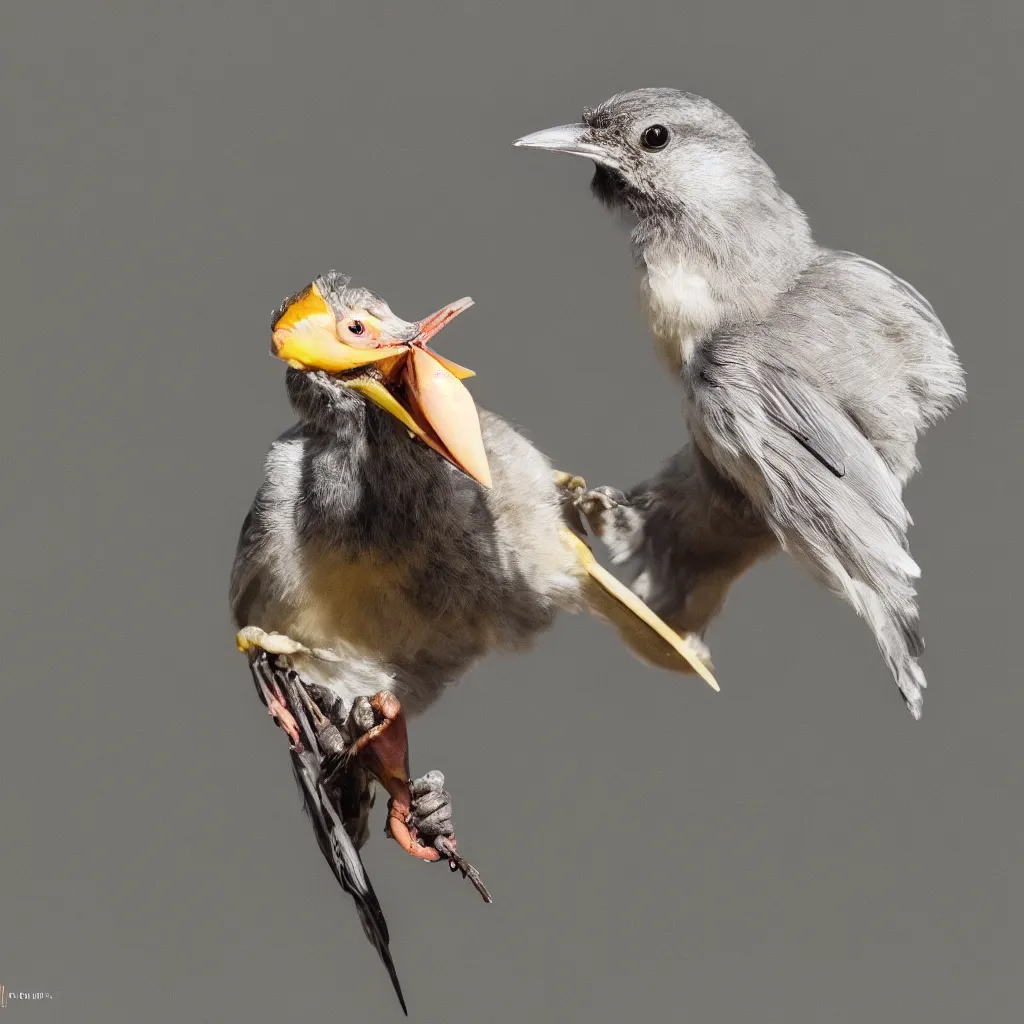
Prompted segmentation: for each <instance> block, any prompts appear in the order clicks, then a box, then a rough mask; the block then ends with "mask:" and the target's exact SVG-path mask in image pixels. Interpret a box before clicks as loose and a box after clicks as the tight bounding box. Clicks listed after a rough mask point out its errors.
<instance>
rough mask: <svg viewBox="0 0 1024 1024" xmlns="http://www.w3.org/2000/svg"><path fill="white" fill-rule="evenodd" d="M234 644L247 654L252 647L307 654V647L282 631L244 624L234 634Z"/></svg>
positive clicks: (274, 652)
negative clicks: (242, 627) (277, 631)
mask: <svg viewBox="0 0 1024 1024" xmlns="http://www.w3.org/2000/svg"><path fill="white" fill-rule="evenodd" d="M235 646H237V647H238V649H239V650H240V651H241V652H242V653H243V654H248V653H249V652H251V651H252V650H253V649H259V650H263V651H266V652H267V654H309V653H311V652H310V650H309V648H308V647H304V646H303V645H302V644H300V643H299V642H298V641H297V640H293V639H292V638H291V637H290V636H285V635H284V633H268V632H267V631H266V630H264V629H260V627H259V626H246V627H245V628H244V629H240V630H239V631H238V632H237V633H236V634H235Z"/></svg>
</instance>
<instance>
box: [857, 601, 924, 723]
mask: <svg viewBox="0 0 1024 1024" xmlns="http://www.w3.org/2000/svg"><path fill="white" fill-rule="evenodd" d="M851 582H852V590H853V592H854V594H855V596H856V602H855V603H856V607H857V610H858V611H859V612H860V613H861V615H863V616H864V618H865V619H866V620H867V623H868V625H869V626H870V627H871V631H872V632H873V633H874V634H875V641H876V642H877V644H878V648H879V650H880V651H881V652H882V655H883V656H884V657H885V660H886V661H887V662H888V663H889V668H890V670H891V671H892V674H893V677H894V678H895V680H896V685H897V686H898V687H899V688H900V693H901V694H902V696H903V700H904V701H905V702H906V705H907V707H908V708H909V709H910V713H911V714H912V715H913V716H914V718H920V717H921V705H922V703H923V701H924V693H923V691H924V689H925V688H926V687H927V685H928V682H927V680H926V679H925V675H924V672H923V670H922V669H921V666H920V665H919V664H918V663H917V659H918V658H919V657H920V656H921V654H922V653H923V652H924V639H923V637H922V636H921V632H920V628H919V626H918V617H917V608H916V607H915V606H914V605H909V606H902V607H899V608H890V607H887V606H886V604H885V603H884V602H883V601H882V599H881V598H880V597H879V596H878V595H877V594H876V593H875V592H874V591H873V590H871V589H870V588H869V587H867V586H866V585H865V584H863V583H859V582H856V581H851Z"/></svg>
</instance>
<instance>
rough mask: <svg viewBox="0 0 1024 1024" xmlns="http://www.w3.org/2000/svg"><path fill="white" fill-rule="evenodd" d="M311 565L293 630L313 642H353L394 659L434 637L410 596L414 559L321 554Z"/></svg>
mask: <svg viewBox="0 0 1024 1024" xmlns="http://www.w3.org/2000/svg"><path fill="white" fill-rule="evenodd" d="M307 568H308V572H307V577H306V580H305V585H304V587H303V588H302V598H301V600H299V601H298V602H296V603H295V605H294V607H293V621H292V623H291V628H292V629H293V630H294V631H295V632H293V633H290V634H289V635H291V636H294V637H295V639H301V641H302V642H303V643H305V644H306V645H307V646H310V647H327V648H336V647H343V646H346V645H348V646H352V647H355V648H357V649H359V650H361V651H363V652H365V653H367V654H372V655H374V656H376V657H379V658H381V659H383V660H385V661H387V662H394V661H404V660H406V659H407V658H408V657H409V656H410V655H412V654H413V653H414V652H415V651H416V649H417V648H418V647H421V646H422V645H423V644H424V642H425V641H427V640H428V639H429V624H428V623H426V622H424V621H423V618H422V615H421V614H420V613H419V611H418V610H417V609H416V608H415V607H414V606H413V605H412V602H411V601H410V599H409V597H408V595H409V593H410V589H411V585H412V576H413V567H412V566H410V565H409V564H408V563H406V562H383V561H380V560H377V559H371V558H366V559H354V560H348V559H342V558H336V559H331V558H318V559H316V560H315V562H314V563H313V564H310V565H309V566H308V567H307Z"/></svg>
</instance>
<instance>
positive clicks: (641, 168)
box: [515, 89, 771, 218]
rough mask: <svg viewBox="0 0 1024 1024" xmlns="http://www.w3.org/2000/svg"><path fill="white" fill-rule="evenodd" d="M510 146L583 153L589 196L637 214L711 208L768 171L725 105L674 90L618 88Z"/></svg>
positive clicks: (739, 198) (743, 194)
mask: <svg viewBox="0 0 1024 1024" xmlns="http://www.w3.org/2000/svg"><path fill="white" fill-rule="evenodd" d="M515 144H516V145H517V146H525V147H528V148H531V149H548V150H552V151H554V152H557V153H570V154H573V155H574V156H585V157H588V158H589V159H591V160H593V161H594V163H595V164H596V165H597V166H596V169H595V173H594V179H593V182H592V188H593V190H594V193H595V194H596V195H597V197H598V198H599V199H600V200H601V201H602V202H604V203H607V204H608V205H609V206H625V207H627V208H628V209H629V210H631V211H632V212H633V213H635V214H636V215H637V216H638V217H641V218H643V217H655V216H659V215H662V216H666V215H672V214H674V213H676V212H678V211H680V210H683V209H686V210H692V211H693V212H694V213H701V212H703V213H705V214H713V213H714V212H715V210H716V209H721V208H722V207H725V206H728V205H732V204H738V203H742V202H743V201H744V200H745V199H747V198H749V196H750V194H751V193H753V192H755V191H756V190H757V189H758V187H759V186H760V185H761V184H762V183H763V180H764V178H765V176H766V174H767V176H768V178H769V179H770V176H771V172H770V171H768V169H767V167H765V166H764V164H763V163H762V162H761V160H760V159H759V158H758V157H757V156H756V155H755V153H754V150H753V147H752V146H751V144H750V140H749V138H748V137H747V134H746V132H744V131H743V129H742V128H741V127H740V126H739V125H738V124H737V123H736V122H735V121H734V120H733V119H732V118H731V117H730V116H729V115H728V114H726V113H725V111H723V110H720V109H719V108H718V107H716V106H715V105H714V104H713V103H712V102H711V101H710V100H706V99H704V98H703V97H701V96H694V95H692V94H691V93H686V92H680V91H678V90H676V89H637V90H636V91H635V92H627V93H620V94H619V95H617V96H613V97H612V98H611V99H609V100H606V101H605V102H604V103H602V104H601V105H600V106H599V107H597V108H596V109H590V108H587V109H586V110H584V111H583V117H582V120H581V121H580V122H579V123H578V124H566V125H562V126H560V127H558V128H548V129H547V130H546V131H542V132H534V134H533V135H527V136H525V137H524V138H521V139H519V140H517V141H516V143H515Z"/></svg>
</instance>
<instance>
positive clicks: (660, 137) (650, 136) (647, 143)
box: [640, 124, 668, 149]
mask: <svg viewBox="0 0 1024 1024" xmlns="http://www.w3.org/2000/svg"><path fill="white" fill-rule="evenodd" d="M640 145H641V146H643V147H644V149H664V148H665V147H666V146H667V145H668V129H667V128H666V127H665V126H664V125H663V124H652V125H651V126H650V128H645V129H644V131H643V134H642V135H641V136H640Z"/></svg>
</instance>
